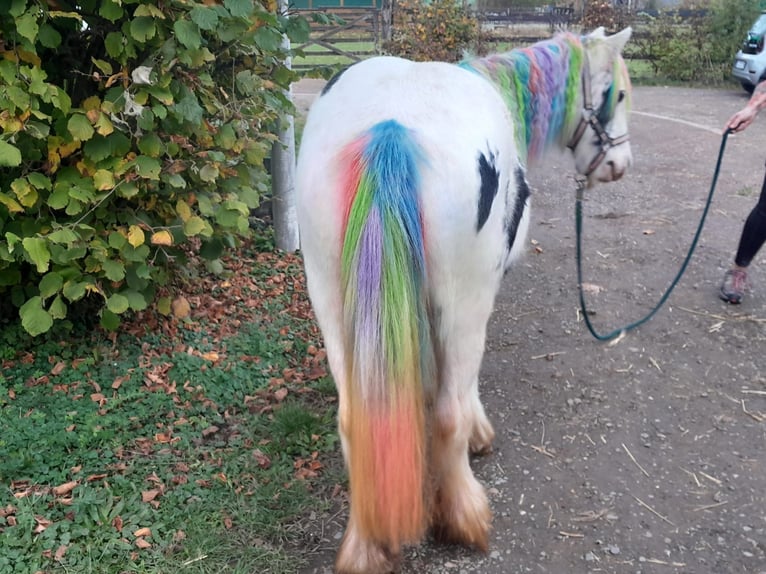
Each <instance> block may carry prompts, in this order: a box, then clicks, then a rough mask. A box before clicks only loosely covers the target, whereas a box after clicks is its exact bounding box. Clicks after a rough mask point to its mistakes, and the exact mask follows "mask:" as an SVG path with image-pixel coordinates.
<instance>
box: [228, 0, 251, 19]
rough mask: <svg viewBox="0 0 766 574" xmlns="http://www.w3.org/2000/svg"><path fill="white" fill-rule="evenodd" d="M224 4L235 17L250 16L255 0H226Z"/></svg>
mask: <svg viewBox="0 0 766 574" xmlns="http://www.w3.org/2000/svg"><path fill="white" fill-rule="evenodd" d="M223 5H224V6H225V7H226V9H227V10H228V11H229V13H230V14H231V15H232V16H234V17H235V18H248V17H249V16H250V15H251V14H252V13H253V0H224V3H223Z"/></svg>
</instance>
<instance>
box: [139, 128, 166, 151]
mask: <svg viewBox="0 0 766 574" xmlns="http://www.w3.org/2000/svg"><path fill="white" fill-rule="evenodd" d="M138 149H139V150H140V151H141V153H142V154H144V155H148V156H150V157H159V156H160V154H161V153H162V140H161V139H160V136H158V135H157V134H156V133H149V134H145V135H144V136H143V137H142V138H141V139H140V140H138Z"/></svg>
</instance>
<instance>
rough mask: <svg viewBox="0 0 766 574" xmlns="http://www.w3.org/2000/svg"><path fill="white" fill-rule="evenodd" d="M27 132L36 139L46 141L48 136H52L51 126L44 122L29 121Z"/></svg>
mask: <svg viewBox="0 0 766 574" xmlns="http://www.w3.org/2000/svg"><path fill="white" fill-rule="evenodd" d="M25 131H26V133H27V134H28V135H29V136H31V137H33V138H35V139H38V140H44V139H47V138H48V136H49V135H50V133H51V127H50V125H49V124H44V123H42V122H36V121H34V120H29V121H28V122H27V125H26V129H25Z"/></svg>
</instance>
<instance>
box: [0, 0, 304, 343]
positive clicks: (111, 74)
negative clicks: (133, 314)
mask: <svg viewBox="0 0 766 574" xmlns="http://www.w3.org/2000/svg"><path fill="white" fill-rule="evenodd" d="M308 33H309V27H308V23H307V22H306V21H305V20H304V19H303V18H294V17H288V16H284V15H279V14H277V12H276V9H275V6H274V5H270V4H259V3H255V2H253V0H221V1H220V2H215V1H212V0H207V1H196V0H169V1H166V2H160V3H157V2H153V1H148V0H79V1H78V2H67V1H66V0H48V2H44V1H41V0H7V1H5V2H2V3H0V129H1V130H2V131H1V133H0V299H2V300H4V301H6V306H5V307H4V308H3V311H4V312H5V313H8V305H7V301H11V302H12V305H13V307H14V308H17V309H18V313H19V314H20V316H21V320H22V324H23V326H24V328H25V329H26V330H27V331H28V332H29V333H31V334H33V335H36V334H40V333H44V332H46V331H48V330H49V329H50V328H51V327H52V325H53V323H54V321H56V320H63V319H66V318H67V316H68V314H70V313H71V311H72V306H73V304H76V303H77V302H80V301H83V300H91V301H95V303H96V305H95V309H96V310H97V312H98V313H99V316H100V321H101V324H102V325H103V326H104V327H107V328H115V327H116V326H117V325H118V324H119V316H120V315H121V314H123V313H125V312H126V311H128V310H142V309H145V308H146V307H147V306H149V305H151V304H153V303H156V304H157V305H158V306H159V309H160V311H161V312H165V313H168V312H170V298H169V297H158V291H159V289H160V288H161V287H162V286H164V285H167V284H168V282H169V278H170V274H169V273H168V264H169V263H171V262H174V261H175V262H181V263H182V262H183V255H184V252H185V250H186V249H188V248H192V247H193V248H196V249H200V252H201V254H202V255H203V256H204V257H205V258H207V259H209V260H211V261H212V265H213V267H214V268H215V266H216V260H217V258H218V257H219V256H220V254H221V253H222V251H223V249H224V248H225V247H226V246H229V245H233V244H234V243H235V242H236V240H237V238H238V237H240V236H242V235H246V234H247V233H248V231H249V229H248V215H249V211H250V209H251V208H254V207H256V206H257V205H258V203H259V198H260V197H261V195H262V194H263V193H264V192H265V191H267V190H268V175H267V173H266V171H265V169H264V167H263V161H264V158H266V157H267V156H268V154H269V153H270V150H271V147H272V143H273V142H274V141H275V139H276V136H275V135H274V134H275V133H276V132H277V129H278V125H279V120H280V117H282V116H283V115H284V114H286V113H291V112H292V107H291V104H290V103H289V101H288V100H287V99H286V98H285V96H284V94H283V89H284V88H287V87H288V86H289V85H290V82H291V81H293V80H294V79H295V78H294V73H293V72H292V71H291V70H289V69H288V68H287V67H286V66H285V63H284V62H285V57H286V56H287V55H288V53H287V51H286V49H285V48H284V47H283V37H284V35H286V36H287V37H289V38H290V39H291V40H292V41H294V42H302V41H305V39H306V38H307V37H308Z"/></svg>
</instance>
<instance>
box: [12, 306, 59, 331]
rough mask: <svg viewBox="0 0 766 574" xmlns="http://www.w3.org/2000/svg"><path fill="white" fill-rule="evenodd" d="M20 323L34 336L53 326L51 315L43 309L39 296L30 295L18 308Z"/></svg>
mask: <svg viewBox="0 0 766 574" xmlns="http://www.w3.org/2000/svg"><path fill="white" fill-rule="evenodd" d="M19 316H20V317H21V325H22V326H23V327H24V329H25V330H26V332H27V333H29V334H30V335H32V336H33V337H36V336H37V335H41V334H43V333H46V332H47V331H48V330H50V328H51V327H52V326H53V317H51V315H50V313H48V311H46V310H45V309H43V300H42V299H41V298H40V297H32V298H31V299H29V301H27V302H26V303H24V304H23V305H22V306H21V309H19Z"/></svg>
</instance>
